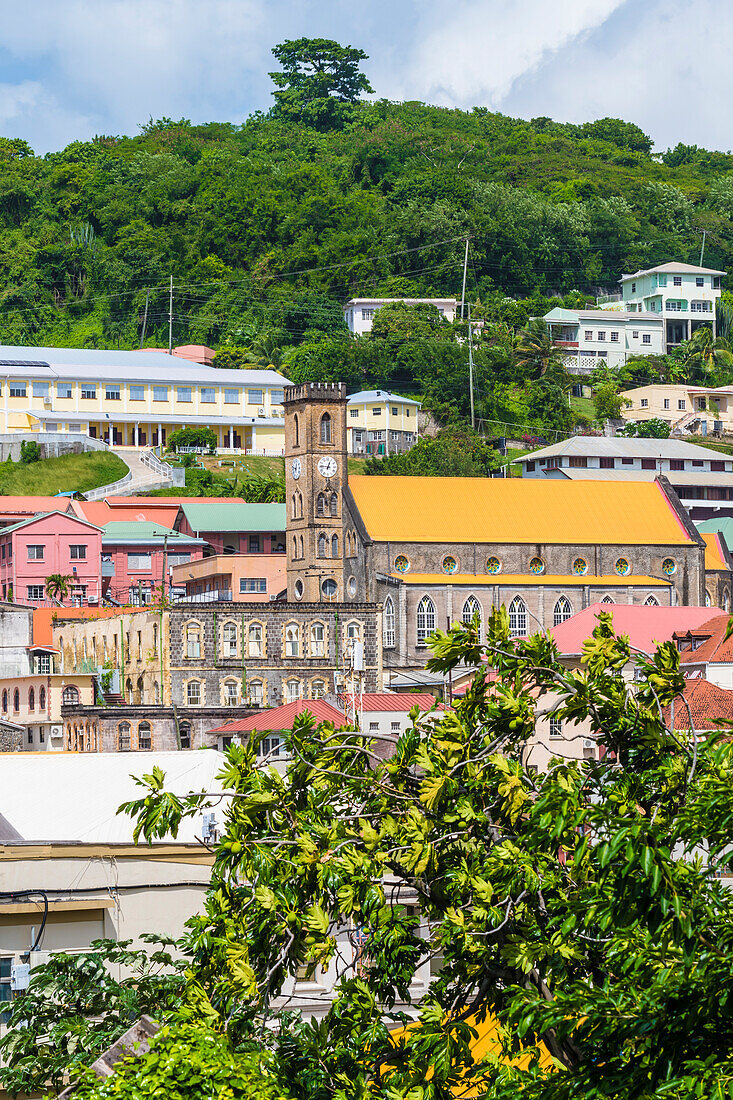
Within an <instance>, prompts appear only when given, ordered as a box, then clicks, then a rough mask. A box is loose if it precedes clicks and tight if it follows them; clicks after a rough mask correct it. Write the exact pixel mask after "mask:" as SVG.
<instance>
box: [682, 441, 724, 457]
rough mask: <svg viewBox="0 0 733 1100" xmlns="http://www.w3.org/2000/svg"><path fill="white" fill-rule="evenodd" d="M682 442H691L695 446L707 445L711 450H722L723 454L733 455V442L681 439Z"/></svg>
mask: <svg viewBox="0 0 733 1100" xmlns="http://www.w3.org/2000/svg"><path fill="white" fill-rule="evenodd" d="M680 443H691V444H692V445H693V447H707V449H708V450H709V451H720V453H721V454H725V455H733V442H725V443H724V442H722V441H721V440H718V439H716V440H702V439H681V440H680Z"/></svg>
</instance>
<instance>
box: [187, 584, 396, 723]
mask: <svg viewBox="0 0 733 1100" xmlns="http://www.w3.org/2000/svg"><path fill="white" fill-rule="evenodd" d="M168 614H169V615H170V678H171V692H172V702H173V703H174V704H175V705H176V706H179V707H185V708H187V709H192V708H193V707H195V706H220V705H225V703H226V700H228V699H230V700H231V701H232V705H243V704H246V703H251V704H253V705H256V706H266V707H272V706H280V704H281V703H287V702H292V701H293V700H294V699H296V698H306V699H314V698H320V697H322V696H323V695H327V694H329V693H331V692H333V691H336V690H338V689H339V688H340V687H342V686H344V685H346V684H348V681H349V679H350V677H351V670H352V664H356V665H357V669H356V672H355V677H356V680H357V682H358V681H359V678H360V676H361V677H362V678H363V690H365V691H376V690H378V689H379V687H380V686H381V677H382V630H381V613H380V610H379V608H377V607H375V606H374V605H373V604H365V603H361V604H360V603H353V604H348V605H343V604H337V603H333V604H329V603H295V604H290V603H285V602H282V603H280V602H277V601H273V602H272V603H262V604H248V605H247V607H246V610H245V609H243V606H242V604H218V605H217V606H216V607H209V606H204V607H202V606H201V605H200V604H188V605H187V604H178V605H176V606H175V607H174V608H173V609H172V610H171V611H170V612H168ZM359 643H361V645H362V646H363V662H362V661H361V660H360V659H359V656H360V654H359V652H357V654H356V659H355V660H354V659H353V658H354V656H355V655H354V647H355V644H357V645H358V644H359ZM359 664H363V669H362V670H359V668H358V665H359ZM196 699H199V700H200V702H199V703H196V702H194V701H193V700H196Z"/></svg>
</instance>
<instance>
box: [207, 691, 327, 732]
mask: <svg viewBox="0 0 733 1100" xmlns="http://www.w3.org/2000/svg"><path fill="white" fill-rule="evenodd" d="M305 711H308V712H309V713H310V714H312V715H313V717H314V718H316V719H317V720H318V721H319V722H333V724H334V725H335V726H336V728H337V729H339V728H340V727H341V726H344V725H346V724H347V721H346V715H345V714H344V712H343V711H341V710H336V707H332V706H331V704H330V703H327V702H325V700H324V699H298V700H296V702H295V703H286V704H285V706H282V707H273V708H271V709H270V710H263V711H260V712H259V714H250V716H249V717H248V718H238V719H236V720H235V721H234V722H227V723H226V724H225V725H223V726H217V727H216V728H215V729H212V730H209V733H224V734H234V733H253V732H255V731H257V732H259V733H263V732H264V733H270V732H273V731H278V730H289V729H292V728H293V721H294V720H295V719H296V718H297V716H298V715H299V714H304V713H305Z"/></svg>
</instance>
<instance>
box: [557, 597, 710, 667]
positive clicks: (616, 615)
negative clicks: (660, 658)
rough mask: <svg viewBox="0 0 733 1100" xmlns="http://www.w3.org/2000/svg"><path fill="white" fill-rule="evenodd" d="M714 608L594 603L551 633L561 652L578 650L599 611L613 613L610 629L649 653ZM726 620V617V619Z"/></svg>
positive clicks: (695, 624)
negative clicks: (626, 635)
mask: <svg viewBox="0 0 733 1100" xmlns="http://www.w3.org/2000/svg"><path fill="white" fill-rule="evenodd" d="M715 610H716V609H715V608H712V609H711V608H709V607H649V606H647V605H646V604H628V603H614V604H608V603H593V604H591V605H590V607H586V608H585V610H583V611H579V612H578V613H577V614H576V615H571V617H570V618H569V619H566V620H565V622H564V623H560V625H559V626H554V627H553V628H552V630H551V631H550V633H551V634H552V637H553V638H554V639H555V643H556V645H557V647H558V649H559V650H560V652H561V653H563V654H566V655H569V654H575V653H581V652H582V649H583V642H584V641H585V640H586V639H587V638H590V636H591V635H592V633H593V629H594V627H596V626H597V625H598V624H597V621H596V620H597V617H598V615H599V613H600V612H601V611H608V612H609V613H610V614H611V615H612V616H613V628H614V630H615V631H616V633H617V634H628V636H629V641H630V642H631V645H632V646H635V647H636V649H642V650H644V651H645V652H647V653H648V652H650V651H651V650H653V649H656V646H657V644H658V643H660V642H669V641H671V640H672V637H673V635H674V634H680V633H684V632H686V631H687V630H694V629H695V627H699V626H702V624H703V623H704V622H706V621H707V620H708V619H709V618H710V616H711V614H713V613H714V612H715ZM726 621H727V618H726Z"/></svg>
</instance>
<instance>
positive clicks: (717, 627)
mask: <svg viewBox="0 0 733 1100" xmlns="http://www.w3.org/2000/svg"><path fill="white" fill-rule="evenodd" d="M707 610H708V611H711V610H712V609H711V608H707ZM729 622H730V615H728V614H727V613H726V612H723V611H721V612H718V613H717V614H715V615H713V617H712V618H709V619H707V620H706V621H705V622H704V623H701V624H700V626H699V627H693V628H692V629H691V630H686V631H681V630H680V631H677V632H676V633H675V641H676V642H677V645H678V646H680V647H681V646H683V645H684V644H685V643H686V642H692V643H693V644H696V648H694V649H685V650H684V651H683V652H682V656H681V658H680V660H681V663H682V664H688V665H690V664H691V665H699V664H707V663H708V662H712V663H713V664H718V663H719V664H728V663H729V662H733V637H730V638H726V636H725V635H726V631H727V629H728V623H729Z"/></svg>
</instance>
